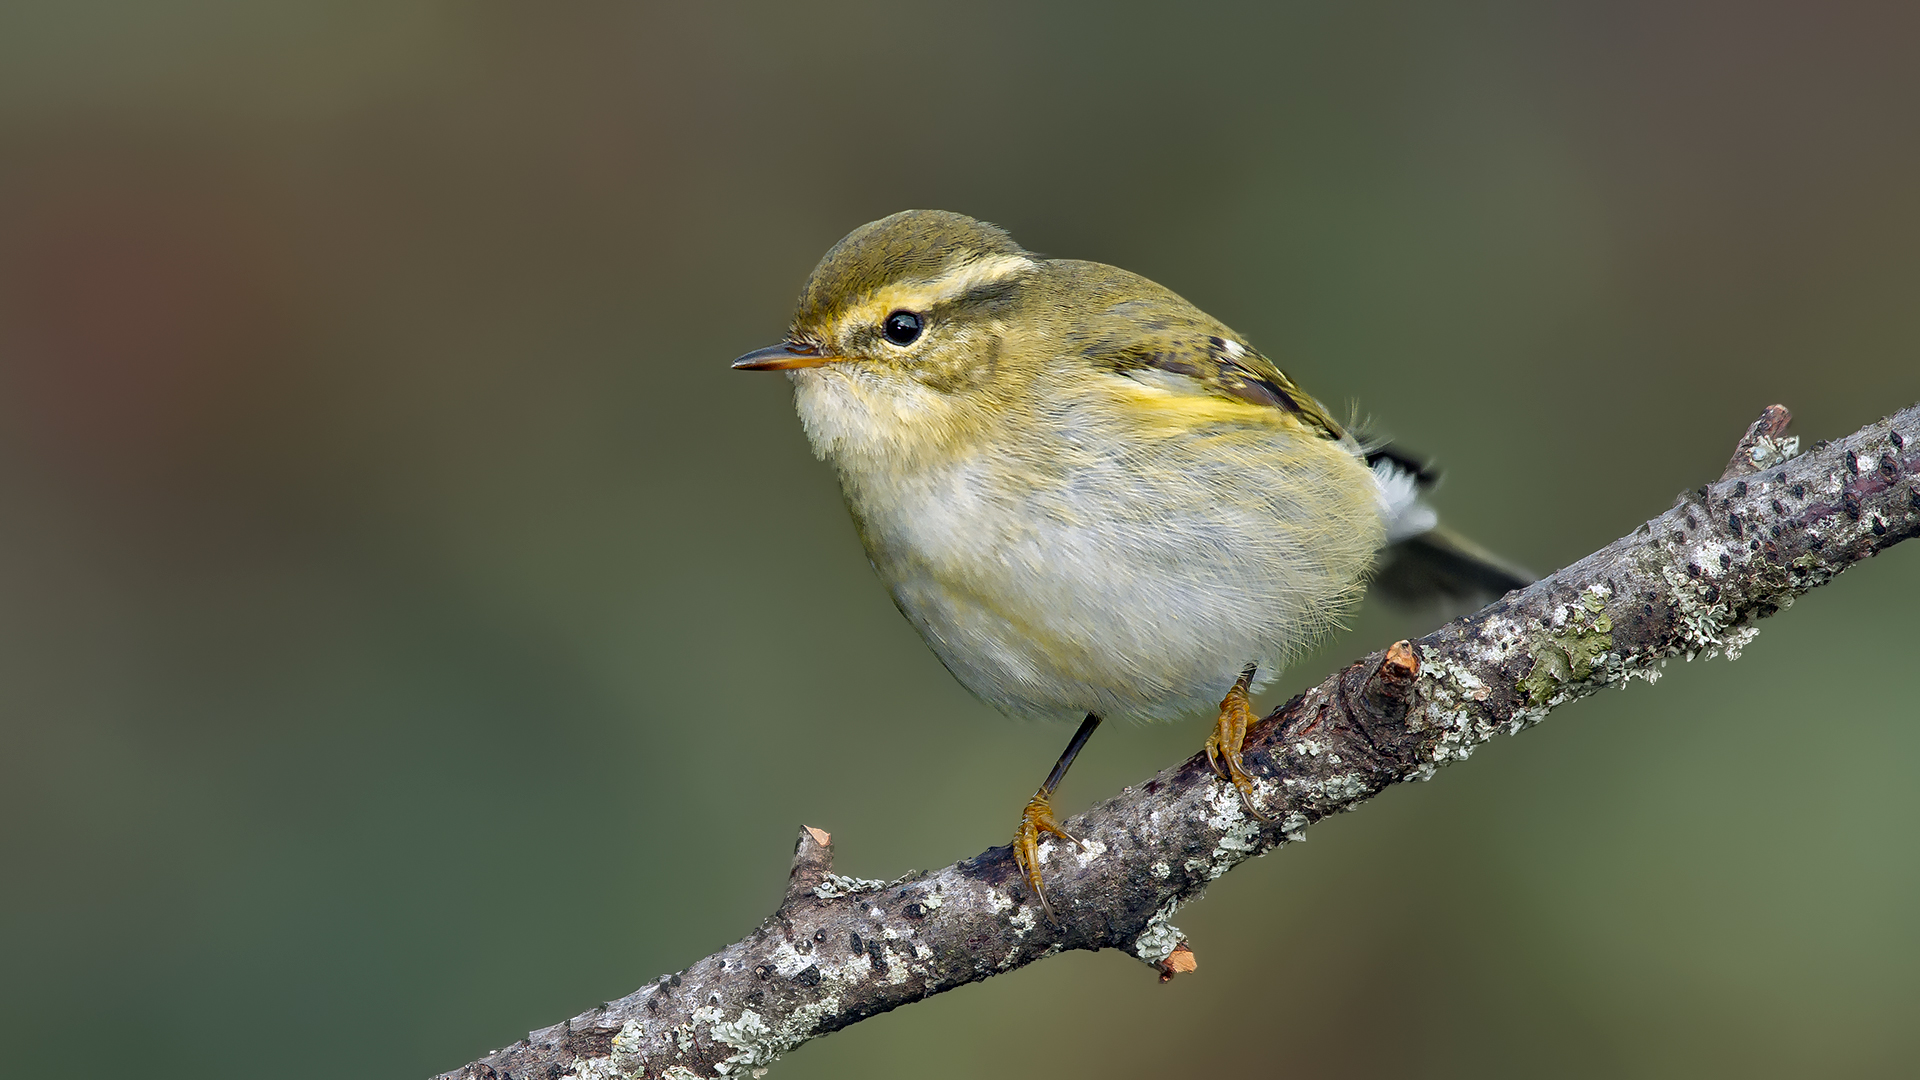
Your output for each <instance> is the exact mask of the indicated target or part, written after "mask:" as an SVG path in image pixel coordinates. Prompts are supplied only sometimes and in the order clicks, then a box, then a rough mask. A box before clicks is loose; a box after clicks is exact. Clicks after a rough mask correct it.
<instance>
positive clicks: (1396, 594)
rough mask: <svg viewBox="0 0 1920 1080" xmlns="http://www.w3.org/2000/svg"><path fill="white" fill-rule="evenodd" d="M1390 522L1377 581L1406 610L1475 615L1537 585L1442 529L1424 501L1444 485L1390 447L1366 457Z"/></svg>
mask: <svg viewBox="0 0 1920 1080" xmlns="http://www.w3.org/2000/svg"><path fill="white" fill-rule="evenodd" d="M1367 464H1369V465H1371V466H1372V467H1373V471H1374V476H1375V477H1376V478H1377V479H1378V480H1379V483H1380V489H1381V499H1382V504H1383V505H1382V509H1383V513H1384V514H1385V516H1386V518H1387V547H1386V550H1385V551H1383V552H1381V554H1380V562H1379V567H1378V569H1377V571H1376V572H1375V574H1374V578H1373V587H1374V589H1375V590H1376V591H1377V592H1379V593H1380V595H1381V596H1383V597H1385V598H1386V599H1388V600H1390V601H1392V602H1394V603H1395V604H1398V605H1401V606H1404V607H1429V606H1433V605H1435V604H1438V605H1441V606H1444V607H1447V608H1454V609H1462V610H1472V609H1473V608H1477V607H1480V606H1481V605H1483V604H1486V603H1489V602H1491V601H1493V600H1496V599H1498V598H1499V597H1501V596H1504V595H1506V594H1507V593H1509V592H1511V591H1513V590H1514V589H1519V588H1524V587H1525V586H1527V585H1530V584H1532V583H1533V581H1534V575H1532V574H1530V573H1528V572H1527V571H1526V570H1524V569H1522V568H1520V567H1518V566H1515V565H1514V564H1513V563H1511V562H1508V561H1507V560H1505V559H1502V558H1501V557H1500V556H1498V555H1495V554H1494V553H1493V552H1491V551H1488V550H1487V549H1486V548H1483V547H1481V546H1480V545H1479V544H1476V543H1474V542H1473V541H1471V540H1469V539H1467V538H1466V537H1464V536H1461V535H1460V534H1459V533H1456V532H1454V531H1453V530H1452V529H1449V528H1447V527H1445V526H1443V525H1441V524H1439V520H1438V518H1437V517H1436V516H1435V515H1434V512H1433V508H1432V507H1430V506H1428V505H1427V503H1426V501H1425V500H1424V499H1423V498H1421V496H1422V495H1424V494H1425V493H1426V492H1427V491H1428V490H1429V489H1430V488H1432V487H1433V485H1434V484H1435V483H1436V482H1437V481H1438V480H1439V476H1438V475H1437V474H1436V473H1434V472H1433V470H1432V469H1431V468H1429V467H1428V466H1427V465H1426V464H1424V463H1423V462H1421V461H1419V460H1418V459H1416V458H1413V457H1410V456H1408V455H1407V454H1405V453H1403V452H1402V451H1400V450H1398V449H1396V448H1394V447H1392V446H1388V445H1381V446H1376V447H1374V448H1372V449H1370V450H1369V451H1368V452H1367Z"/></svg>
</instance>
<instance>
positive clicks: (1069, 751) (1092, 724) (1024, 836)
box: [1013, 713, 1100, 918]
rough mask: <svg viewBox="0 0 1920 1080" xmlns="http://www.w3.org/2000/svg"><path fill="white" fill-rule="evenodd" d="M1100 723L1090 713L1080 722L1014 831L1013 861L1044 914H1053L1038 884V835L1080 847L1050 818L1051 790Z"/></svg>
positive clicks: (1064, 774)
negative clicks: (1070, 740) (1025, 877)
mask: <svg viewBox="0 0 1920 1080" xmlns="http://www.w3.org/2000/svg"><path fill="white" fill-rule="evenodd" d="M1099 726H1100V718H1099V717H1097V716H1095V715H1093V714H1092V713H1088V714H1087V718H1086V719H1085V720H1082V721H1080V730H1079V731H1076V732H1074V733H1073V741H1072V742H1069V743H1068V744H1067V748H1066V749H1065V750H1062V751H1061V752H1060V760H1059V761H1057V762H1054V765H1053V771H1052V772H1050V773H1048V774H1047V782H1046V783H1044V784H1041V785H1040V790H1039V791H1036V792H1034V793H1033V798H1031V799H1028V800H1027V808H1026V809H1025V810H1022V811H1021V812H1020V828H1019V829H1017V830H1016V831H1015V832H1014V834H1013V861H1015V862H1017V863H1019V864H1020V870H1021V872H1022V873H1024V874H1026V875H1027V885H1028V887H1029V888H1031V889H1033V895H1034V897H1035V898H1037V899H1038V900H1039V901H1040V907H1041V908H1042V909H1043V910H1044V911H1046V913H1047V917H1048V918H1052V917H1053V905H1051V904H1049V903H1047V894H1046V890H1044V889H1042V888H1041V887H1040V834H1042V833H1051V834H1053V835H1054V836H1057V837H1059V838H1060V839H1062V840H1065V841H1066V842H1068V843H1070V844H1072V845H1074V846H1075V847H1079V846H1080V841H1078V840H1076V839H1074V838H1073V837H1072V836H1071V835H1069V834H1068V833H1067V830H1065V829H1063V828H1061V827H1060V823H1059V822H1058V821H1055V820H1054V818H1053V789H1054V788H1057V787H1059V786H1060V781H1061V780H1063V779H1065V778H1066V775H1067V769H1068V768H1070V767H1071V766H1072V765H1073V759H1074V758H1076V757H1078V756H1079V755H1080V748H1081V747H1083V746H1085V745H1087V740H1088V739H1090V738H1092V737H1093V729H1094V728H1097V727H1099Z"/></svg>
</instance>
